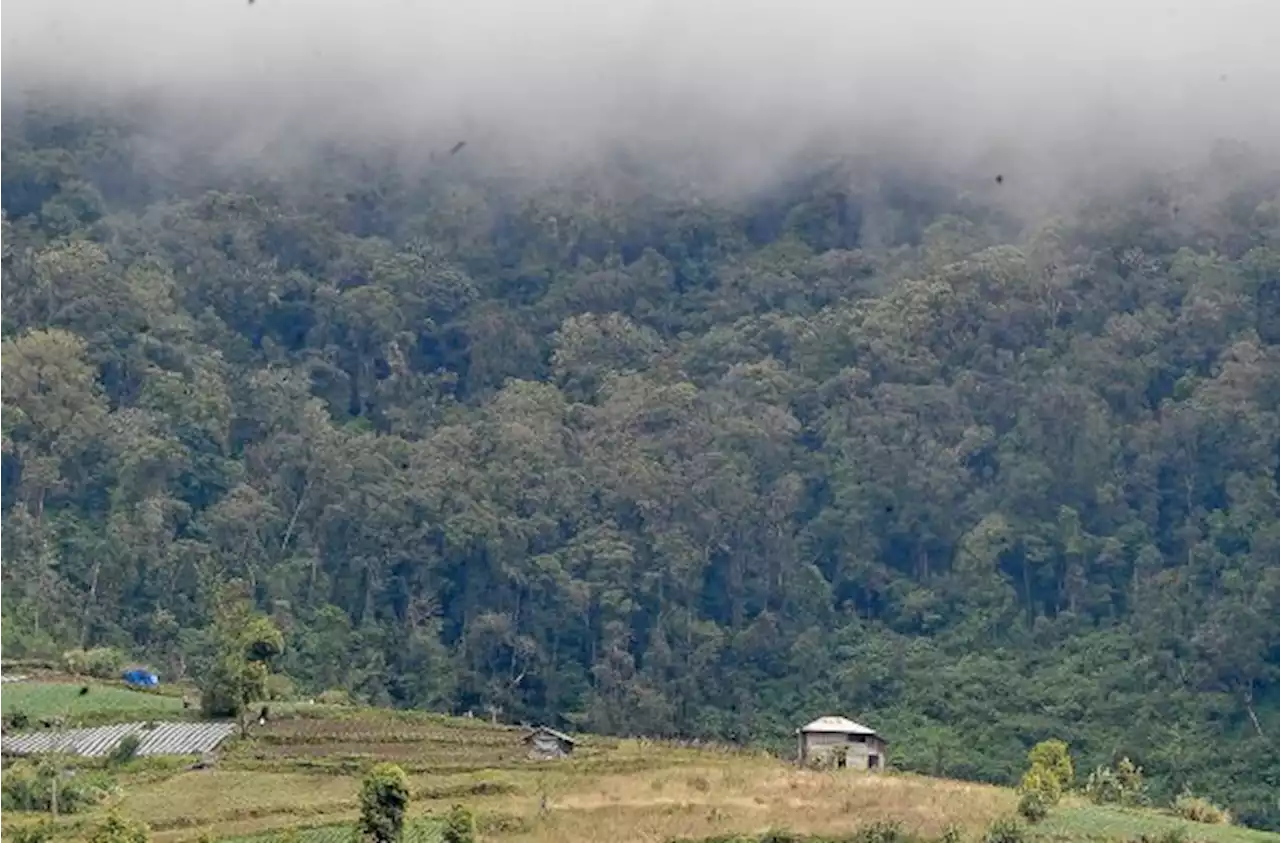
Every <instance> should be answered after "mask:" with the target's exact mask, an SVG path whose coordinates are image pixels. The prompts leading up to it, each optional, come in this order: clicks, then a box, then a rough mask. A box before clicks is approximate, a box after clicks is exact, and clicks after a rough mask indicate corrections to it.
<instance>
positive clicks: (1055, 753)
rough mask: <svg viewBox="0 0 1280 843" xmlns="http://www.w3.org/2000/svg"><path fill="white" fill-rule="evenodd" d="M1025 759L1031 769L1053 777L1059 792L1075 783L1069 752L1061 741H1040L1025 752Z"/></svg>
mask: <svg viewBox="0 0 1280 843" xmlns="http://www.w3.org/2000/svg"><path fill="white" fill-rule="evenodd" d="M1027 761H1028V763H1029V764H1030V766H1031V769H1032V770H1039V771H1040V772H1041V773H1042V774H1044V775H1047V776H1049V777H1051V778H1053V779H1054V780H1055V781H1056V782H1057V784H1058V792H1059V793H1062V792H1064V791H1068V790H1070V789H1071V787H1072V785H1074V784H1075V780H1076V771H1075V767H1074V766H1073V765H1072V764H1071V753H1070V751H1068V749H1067V745H1066V743H1064V742H1063V741H1059V740H1050V741H1041V742H1040V743H1038V744H1036V745H1035V746H1034V747H1032V748H1031V752H1029V753H1027ZM1055 801H1056V800H1055Z"/></svg>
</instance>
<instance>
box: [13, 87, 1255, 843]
mask: <svg viewBox="0 0 1280 843" xmlns="http://www.w3.org/2000/svg"><path fill="white" fill-rule="evenodd" d="M182 155H183V153H181V152H173V151H172V150H169V151H166V150H163V149H161V148H160V146H159V144H158V143H157V142H156V140H155V139H154V138H152V137H149V136H148V134H147V126H146V124H145V123H139V124H137V125H132V124H130V123H128V122H127V121H123V120H121V121H115V122H113V121H110V120H107V119H104V118H101V117H93V118H87V117H83V116H67V115H58V114H56V113H35V112H32V113H20V112H17V111H10V113H6V115H5V132H4V138H3V207H4V231H3V248H4V253H3V270H4V299H3V332H4V346H3V379H4V384H3V386H4V389H3V398H4V416H3V421H4V425H3V427H4V454H3V490H4V493H3V505H4V531H3V538H4V546H3V554H4V567H3V624H4V626H3V646H4V653H5V655H6V656H9V657H21V656H28V657H36V656H56V655H58V654H60V653H62V652H63V651H65V650H67V649H71V648H80V647H93V646H113V647H118V648H121V649H123V650H125V651H127V652H128V653H129V654H130V655H131V656H132V657H134V658H137V659H140V660H146V661H147V662H149V663H150V664H152V665H154V666H155V667H156V668H157V669H158V670H159V671H160V672H161V675H162V678H164V679H174V678H177V677H179V676H182V675H187V676H190V675H193V674H196V673H198V672H199V671H201V670H204V669H207V666H208V664H209V660H210V653H211V647H212V643H211V633H210V630H211V627H212V624H213V617H214V610H215V600H214V599H213V595H214V594H216V593H217V590H218V587H219V586H220V584H222V583H226V582H228V581H232V580H238V581H241V582H243V583H244V584H246V585H247V587H248V588H250V589H251V590H252V594H253V595H254V599H255V600H256V601H257V604H258V606H259V607H260V608H261V609H262V611H264V612H266V613H268V614H269V615H270V616H271V617H272V618H273V619H274V620H275V622H276V623H277V625H278V626H279V627H280V629H281V630H282V631H283V632H284V640H285V648H284V652H283V654H282V655H281V656H280V658H279V659H278V663H277V665H276V667H277V668H278V669H279V670H280V671H281V672H282V673H284V674H286V675H287V676H288V677H290V678H291V679H292V680H293V682H294V683H295V685H296V687H297V689H298V693H300V694H304V695H312V694H317V693H320V692H322V691H326V690H342V691H345V692H347V693H348V694H350V695H352V696H353V697H355V698H359V699H363V700H366V701H369V702H372V703H377V704H385V705H395V706H405V707H419V708H431V709H437V710H451V711H455V712H463V711H467V710H473V711H475V712H476V713H477V714H478V715H479V714H482V713H483V712H486V711H490V712H500V715H499V716H501V717H502V718H503V719H506V720H511V721H518V720H526V721H535V720H536V721H545V722H550V723H554V724H562V725H568V726H572V727H576V728H582V729H590V730H596V731H601V732H608V733H631V734H647V735H669V736H699V737H707V738H716V739H720V740H732V741H743V742H757V743H762V744H766V745H772V746H775V747H778V748H784V747H786V746H789V742H790V740H791V738H790V734H791V730H792V729H794V727H795V726H796V725H798V724H799V723H800V722H803V721H804V720H806V719H809V718H811V717H814V716H817V715H820V714H824V713H842V714H847V715H849V716H852V717H855V718H856V719H858V720H862V721H866V722H869V723H871V724H873V725H875V726H876V727H878V728H880V729H882V730H883V731H884V733H885V734H886V736H887V737H888V738H889V739H890V741H891V757H892V761H893V763H894V764H895V765H897V766H899V767H903V768H907V769H916V770H923V771H927V772H931V773H938V774H943V775H948V776H955V777H967V778H973V779H980V780H990V781H998V782H1011V781H1014V780H1016V776H1017V774H1018V773H1020V772H1021V768H1022V766H1023V764H1024V760H1025V757H1026V751H1027V749H1028V748H1029V747H1030V746H1031V745H1032V744H1033V743H1035V742H1036V741H1039V740H1043V739H1046V738H1050V737H1058V738H1062V739H1064V740H1066V741H1067V742H1068V743H1069V744H1070V746H1071V748H1072V752H1073V753H1074V755H1075V757H1076V766H1077V769H1079V770H1080V771H1081V774H1082V775H1083V774H1085V773H1087V772H1088V771H1089V770H1092V769H1093V768H1094V766H1096V765H1098V764H1103V763H1108V762H1111V761H1113V760H1114V759H1116V758H1119V757H1121V756H1128V757H1131V758H1133V759H1134V760H1135V761H1136V762H1137V763H1138V764H1140V765H1142V766H1143V767H1144V768H1145V770H1146V772H1147V774H1148V776H1149V778H1150V781H1151V783H1152V786H1153V793H1154V795H1155V796H1156V797H1157V798H1161V799H1168V798H1170V797H1172V796H1174V795H1176V794H1177V793H1178V792H1181V791H1182V789H1183V788H1184V787H1190V788H1192V789H1193V790H1194V791H1195V792H1197V793H1202V794H1204V795H1206V796H1209V797H1211V798H1213V799H1215V800H1216V801H1219V802H1222V803H1225V804H1226V805H1228V806H1230V808H1231V809H1232V810H1233V811H1234V812H1235V813H1236V815H1237V816H1238V817H1239V818H1240V819H1241V820H1242V821H1245V822H1248V823H1253V824H1257V825H1260V826H1266V827H1270V828H1277V829H1280V796H1278V794H1280V743H1278V741H1280V174H1278V173H1277V171H1275V170H1274V169H1269V168H1268V167H1267V166H1266V164H1267V161H1266V159H1265V158H1263V157H1261V156H1255V155H1253V154H1251V153H1250V152H1249V151H1248V150H1242V149H1236V148H1231V147H1223V148H1220V149H1219V150H1217V151H1216V152H1215V153H1214V154H1213V155H1211V156H1209V157H1207V158H1206V159H1205V160H1204V161H1203V162H1202V164H1201V165H1200V166H1199V167H1198V168H1196V169H1194V170H1186V171H1179V172H1175V173H1152V174H1149V175H1142V174H1133V178H1132V179H1131V180H1130V181H1128V182H1126V183H1125V184H1123V185H1117V186H1116V188H1115V189H1114V190H1111V191H1109V192H1105V193H1098V194H1097V195H1095V196H1093V197H1088V201H1082V202H1079V203H1074V202H1073V203H1069V204H1067V203H1064V204H1063V205H1062V207H1060V208H1057V209H1054V210H1055V213H1053V214H1052V215H1050V214H1045V215H1043V216H1036V217H1031V218H1029V217H1028V216H1026V215H1023V214H1014V213H1012V212H1011V211H1010V210H1009V206H1008V205H1007V203H1006V202H1005V199H1006V197H1010V196H1016V195H1017V192H1018V191H1019V190H1020V185H1019V183H1018V180H1017V179H1016V178H1012V177H1009V178H1001V179H1000V180H999V181H997V180H996V178H995V175H996V174H995V173H990V174H984V175H983V176H982V177H981V178H980V179H978V178H975V179H972V180H970V181H968V182H965V183H959V182H954V181H950V180H947V179H942V178H935V177H931V176H928V175H926V174H924V173H923V171H915V170H913V169H912V168H910V167H901V166H900V167H893V166H890V165H888V164H884V165H883V166H877V165H876V164H875V162H874V161H871V162H870V163H868V162H867V161H864V160H862V159H859V158H856V157H849V158H831V159H826V160H823V161H821V162H817V161H815V163H813V165H812V166H811V167H809V168H807V169H805V168H799V169H796V170H795V171H794V172H790V173H788V174H786V175H785V177H784V176H783V174H779V177H778V178H777V179H774V180H773V181H772V183H771V184H770V185H769V186H768V188H767V189H758V190H750V191H741V192H738V193H736V194H734V193H700V192H698V190H697V189H696V188H695V187H692V186H688V185H683V186H682V185H679V184H668V183H664V182H660V181H659V180H658V179H657V178H656V177H654V178H652V179H650V178H649V175H648V174H646V172H645V170H644V166H643V165H636V166H630V165H625V164H619V166H617V167H616V168H608V169H606V170H603V171H601V172H597V173H593V174H585V173H584V174H580V175H579V176H577V177H574V178H569V177H566V178H564V179H563V180H552V181H550V182H548V183H545V184H541V185H532V184H526V183H519V182H514V181H512V180H511V179H510V178H508V176H507V175H506V174H504V173H502V172H501V171H500V170H499V169H497V168H493V169H489V168H487V167H486V165H485V161H484V158H483V153H482V150H479V151H478V150H476V149H475V147H474V145H473V146H472V147H471V148H468V149H465V150H463V151H462V152H460V153H459V154H457V155H454V156H448V155H444V156H441V157H439V158H438V159H437V161H436V163H434V164H432V165H430V166H412V167H411V166H403V165H400V164H398V163H397V159H396V157H395V156H394V155H393V154H391V153H385V152H379V153H374V152H369V153H368V154H360V152H359V150H353V149H342V148H336V147H335V148H332V149H317V150H315V151H309V152H305V153H304V152H299V153H298V154H297V157H296V158H295V160H294V161H293V162H292V166H291V167H290V168H289V169H288V170H287V171H285V170H281V171H279V172H277V173H273V172H271V171H270V170H269V169H264V168H251V167H244V168H237V167H235V166H228V165H225V162H224V163H223V164H218V163H215V162H212V161H209V160H206V159H203V158H201V156H200V155H199V154H198V152H196V151H191V152H190V153H189V154H188V155H187V157H186V158H183V157H182ZM659 184H662V185H663V186H662V187H657V186H656V185H659ZM646 185H650V186H651V187H650V188H648V189H647V188H646Z"/></svg>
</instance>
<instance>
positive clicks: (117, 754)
mask: <svg viewBox="0 0 1280 843" xmlns="http://www.w3.org/2000/svg"><path fill="white" fill-rule="evenodd" d="M140 746H142V739H141V738H139V737H138V736H137V735H125V736H124V737H123V738H121V739H120V743H118V744H116V747H115V749H113V750H111V754H110V755H108V756H107V763H109V764H111V765H112V766H116V767H119V766H120V765H122V764H128V763H129V762H130V761H132V760H133V759H134V757H135V756H136V755H137V754H138V747H140Z"/></svg>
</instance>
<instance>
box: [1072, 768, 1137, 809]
mask: <svg viewBox="0 0 1280 843" xmlns="http://www.w3.org/2000/svg"><path fill="white" fill-rule="evenodd" d="M1084 794H1085V796H1087V797H1089V798H1090V799H1091V800H1093V802H1095V803H1096V804H1099V805H1128V806H1133V805H1143V804H1146V802H1147V785H1146V780H1145V779H1144V778H1143V777H1142V768H1141V767H1138V766H1136V765H1134V763H1133V762H1132V761H1130V760H1129V759H1128V758H1121V759H1120V760H1119V761H1117V762H1116V764H1115V766H1114V767H1099V768H1098V769H1096V770H1094V771H1093V772H1092V773H1090V774H1089V780H1088V781H1087V782H1085V786H1084Z"/></svg>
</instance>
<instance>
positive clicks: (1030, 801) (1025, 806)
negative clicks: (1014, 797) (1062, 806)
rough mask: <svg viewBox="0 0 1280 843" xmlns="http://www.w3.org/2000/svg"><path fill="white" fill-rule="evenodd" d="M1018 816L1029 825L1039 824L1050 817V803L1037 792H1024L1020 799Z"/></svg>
mask: <svg viewBox="0 0 1280 843" xmlns="http://www.w3.org/2000/svg"><path fill="white" fill-rule="evenodd" d="M1018 814H1019V815H1021V816H1022V818H1023V819H1024V820H1026V821H1027V822H1029V823H1032V824H1034V823H1038V822H1040V821H1041V820H1043V819H1044V818H1045V817H1047V816H1049V803H1048V802H1047V801H1045V798H1044V795H1043V794H1041V793H1040V792H1038V791H1035V790H1024V791H1022V795H1021V796H1020V797H1018Z"/></svg>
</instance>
